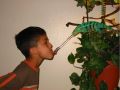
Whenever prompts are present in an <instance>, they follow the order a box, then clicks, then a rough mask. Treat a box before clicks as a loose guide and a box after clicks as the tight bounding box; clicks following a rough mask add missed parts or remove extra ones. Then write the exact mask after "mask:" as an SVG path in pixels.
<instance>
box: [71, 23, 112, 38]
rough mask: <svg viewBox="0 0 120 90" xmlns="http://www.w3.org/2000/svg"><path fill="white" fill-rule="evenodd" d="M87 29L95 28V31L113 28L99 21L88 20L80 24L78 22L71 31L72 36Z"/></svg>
mask: <svg viewBox="0 0 120 90" xmlns="http://www.w3.org/2000/svg"><path fill="white" fill-rule="evenodd" d="M89 29H92V30H95V31H97V32H101V31H102V30H103V29H108V30H113V29H112V27H111V26H108V25H105V24H103V23H100V22H96V21H88V22H84V23H82V24H79V25H78V26H77V27H76V28H75V29H74V30H73V32H72V35H73V36H76V35H77V34H79V33H81V32H88V31H89Z"/></svg>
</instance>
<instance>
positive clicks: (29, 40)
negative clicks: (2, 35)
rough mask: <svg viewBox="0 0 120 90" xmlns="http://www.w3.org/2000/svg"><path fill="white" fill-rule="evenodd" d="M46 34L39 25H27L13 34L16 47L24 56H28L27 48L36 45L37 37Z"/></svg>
mask: <svg viewBox="0 0 120 90" xmlns="http://www.w3.org/2000/svg"><path fill="white" fill-rule="evenodd" d="M42 35H46V32H45V30H44V29H42V28H40V27H35V26H31V27H27V28H25V29H24V30H22V31H21V32H19V33H18V34H17V35H16V36H15V42H16V45H17V48H18V49H19V50H20V51H21V52H22V54H23V55H24V56H25V57H29V56H30V53H29V49H30V48H32V47H35V46H37V42H38V40H39V37H40V36H42Z"/></svg>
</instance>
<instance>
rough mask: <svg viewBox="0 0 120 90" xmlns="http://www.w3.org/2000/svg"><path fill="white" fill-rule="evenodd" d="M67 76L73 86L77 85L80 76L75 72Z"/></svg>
mask: <svg viewBox="0 0 120 90" xmlns="http://www.w3.org/2000/svg"><path fill="white" fill-rule="evenodd" d="M69 78H70V80H71V82H72V84H73V85H75V86H77V85H79V81H80V77H79V75H78V74H77V73H75V72H74V73H72V74H71V76H70V77H69Z"/></svg>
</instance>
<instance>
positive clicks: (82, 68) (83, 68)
mask: <svg viewBox="0 0 120 90" xmlns="http://www.w3.org/2000/svg"><path fill="white" fill-rule="evenodd" d="M73 67H75V68H79V69H84V68H82V67H78V66H75V65H74V64H73Z"/></svg>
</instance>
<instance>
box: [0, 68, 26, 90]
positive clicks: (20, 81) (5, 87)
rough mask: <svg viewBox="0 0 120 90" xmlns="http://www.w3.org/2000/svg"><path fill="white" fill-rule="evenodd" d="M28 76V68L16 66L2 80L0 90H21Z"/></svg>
mask: <svg viewBox="0 0 120 90" xmlns="http://www.w3.org/2000/svg"><path fill="white" fill-rule="evenodd" d="M27 76H28V70H27V68H20V67H18V68H16V69H15V70H14V71H13V72H12V73H11V74H8V75H5V76H3V77H2V78H1V80H0V85H1V86H0V90H19V89H20V88H22V87H23V85H24V83H25V81H26V79H27Z"/></svg>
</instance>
